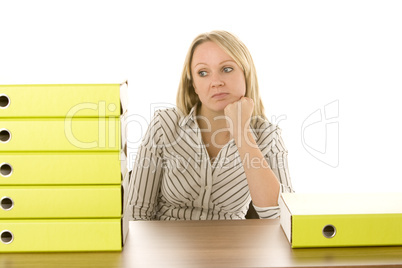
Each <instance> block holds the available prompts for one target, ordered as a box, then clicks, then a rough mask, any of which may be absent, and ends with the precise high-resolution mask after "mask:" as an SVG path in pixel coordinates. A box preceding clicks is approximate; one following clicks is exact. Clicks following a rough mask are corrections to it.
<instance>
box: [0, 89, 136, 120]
mask: <svg viewBox="0 0 402 268" xmlns="http://www.w3.org/2000/svg"><path fill="white" fill-rule="evenodd" d="M127 100H128V83H127V82H124V83H122V84H64V85H63V84H60V85H51V84H48V85H0V118H7V117H8V118H16V117H17V118H19V117H74V118H77V117H95V118H98V117H110V116H114V117H118V116H119V115H121V114H124V113H125V111H126V110H127Z"/></svg>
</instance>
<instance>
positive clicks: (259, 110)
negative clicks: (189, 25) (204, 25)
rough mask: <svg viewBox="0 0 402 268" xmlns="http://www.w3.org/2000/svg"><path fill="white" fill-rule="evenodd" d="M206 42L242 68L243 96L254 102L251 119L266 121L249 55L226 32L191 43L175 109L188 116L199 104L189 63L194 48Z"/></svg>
mask: <svg viewBox="0 0 402 268" xmlns="http://www.w3.org/2000/svg"><path fill="white" fill-rule="evenodd" d="M208 41H211V42H214V43H215V44H217V45H218V46H219V47H221V48H222V49H223V50H224V51H225V52H226V53H227V54H228V55H229V56H230V57H232V58H233V60H234V61H235V62H236V63H237V65H239V66H240V68H242V70H243V73H244V77H245V80H246V94H245V96H246V97H249V98H251V99H253V101H254V111H253V114H252V118H255V117H256V116H260V117H262V118H264V119H266V116H265V113H264V105H263V104H262V100H261V97H260V93H259V90H258V81H257V73H256V70H255V66H254V62H253V59H252V57H251V54H250V52H249V51H248V49H247V47H246V46H245V45H244V44H243V42H242V41H240V39H239V38H238V37H236V36H235V35H233V34H231V33H229V32H227V31H212V32H209V33H203V34H200V35H199V36H197V37H196V38H195V39H194V41H193V42H192V43H191V46H190V48H189V50H188V52H187V56H186V59H185V61H184V68H183V72H182V75H181V79H180V84H179V89H178V91H177V96H176V106H177V108H178V109H179V110H180V111H181V112H182V113H184V115H188V114H189V113H190V110H191V108H192V107H193V106H194V105H195V104H197V103H198V104H199V103H201V101H200V99H199V98H198V95H197V94H196V93H195V90H194V87H193V77H192V75H191V62H192V59H193V54H194V51H195V49H196V47H197V46H199V45H201V44H202V43H205V42H208Z"/></svg>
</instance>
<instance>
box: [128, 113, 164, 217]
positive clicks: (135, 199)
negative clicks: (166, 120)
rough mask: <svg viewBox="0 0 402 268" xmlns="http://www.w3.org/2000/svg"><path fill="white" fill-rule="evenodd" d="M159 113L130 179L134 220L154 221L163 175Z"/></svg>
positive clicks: (130, 207) (150, 125)
mask: <svg viewBox="0 0 402 268" xmlns="http://www.w3.org/2000/svg"><path fill="white" fill-rule="evenodd" d="M159 118H160V113H159V111H157V112H156V113H155V115H154V117H153V119H152V121H151V123H150V124H149V126H148V129H147V132H146V134H145V136H144V138H143V140H142V142H141V145H140V146H139V149H138V152H137V155H136V159H135V162H134V165H133V171H132V173H131V178H130V184H131V185H130V188H131V192H130V196H129V200H130V203H129V208H128V209H129V211H130V212H131V213H132V217H133V220H152V219H153V218H154V215H155V205H156V202H157V197H158V193H159V188H160V181H161V178H162V175H163V162H162V159H163V155H162V152H163V149H162V147H163V130H162V128H161V124H160V119H159Z"/></svg>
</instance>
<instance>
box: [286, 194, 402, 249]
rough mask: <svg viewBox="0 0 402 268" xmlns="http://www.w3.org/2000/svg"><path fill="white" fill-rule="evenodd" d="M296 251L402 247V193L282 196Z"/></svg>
mask: <svg viewBox="0 0 402 268" xmlns="http://www.w3.org/2000/svg"><path fill="white" fill-rule="evenodd" d="M279 206H280V209H281V219H280V222H281V226H282V229H283V230H284V232H285V234H286V236H287V238H288V240H289V242H290V243H291V246H292V247H293V248H308V247H354V246H397V245H402V228H401V227H402V193H358V194H352V193H347V194H294V193H293V194H287V193H286V194H282V195H281V197H280V199H279Z"/></svg>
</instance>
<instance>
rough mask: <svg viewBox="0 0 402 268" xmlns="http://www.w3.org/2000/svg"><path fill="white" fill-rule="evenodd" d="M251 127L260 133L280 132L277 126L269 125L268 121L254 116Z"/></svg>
mask: <svg viewBox="0 0 402 268" xmlns="http://www.w3.org/2000/svg"><path fill="white" fill-rule="evenodd" d="M253 119H254V120H252V124H251V127H252V128H253V129H254V130H256V131H258V132H260V131H269V130H271V131H275V130H280V128H279V127H278V125H276V124H273V123H271V122H270V121H269V120H268V119H266V118H263V117H261V116H256V117H254V118H253Z"/></svg>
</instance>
